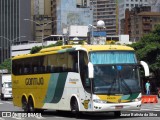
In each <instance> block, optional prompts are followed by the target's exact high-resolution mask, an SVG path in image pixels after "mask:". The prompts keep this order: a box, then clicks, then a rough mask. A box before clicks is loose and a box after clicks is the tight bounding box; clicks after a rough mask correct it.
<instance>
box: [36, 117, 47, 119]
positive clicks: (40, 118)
mask: <svg viewBox="0 0 160 120" xmlns="http://www.w3.org/2000/svg"><path fill="white" fill-rule="evenodd" d="M35 118H37V119H39V120H40V119H46V118H44V117H35Z"/></svg>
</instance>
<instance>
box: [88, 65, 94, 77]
mask: <svg viewBox="0 0 160 120" xmlns="http://www.w3.org/2000/svg"><path fill="white" fill-rule="evenodd" d="M93 72H94V68H93V64H92V63H91V62H89V63H88V77H89V78H94V74H93Z"/></svg>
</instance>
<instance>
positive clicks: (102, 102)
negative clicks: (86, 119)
mask: <svg viewBox="0 0 160 120" xmlns="http://www.w3.org/2000/svg"><path fill="white" fill-rule="evenodd" d="M93 102H95V103H101V104H106V103H107V101H105V100H99V99H94V100H93Z"/></svg>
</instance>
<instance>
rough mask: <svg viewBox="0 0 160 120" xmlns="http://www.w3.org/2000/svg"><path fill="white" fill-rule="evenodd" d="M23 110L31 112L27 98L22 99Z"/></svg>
mask: <svg viewBox="0 0 160 120" xmlns="http://www.w3.org/2000/svg"><path fill="white" fill-rule="evenodd" d="M22 109H23V110H24V111H25V112H29V109H28V103H27V100H26V98H25V97H22Z"/></svg>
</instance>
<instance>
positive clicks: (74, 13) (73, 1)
mask: <svg viewBox="0 0 160 120" xmlns="http://www.w3.org/2000/svg"><path fill="white" fill-rule="evenodd" d="M52 6H53V9H52V15H53V21H56V22H53V34H68V33H67V32H68V31H69V28H70V26H71V25H77V26H84V25H86V26H88V25H89V24H92V20H93V15H92V10H91V9H90V0H53V2H52Z"/></svg>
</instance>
